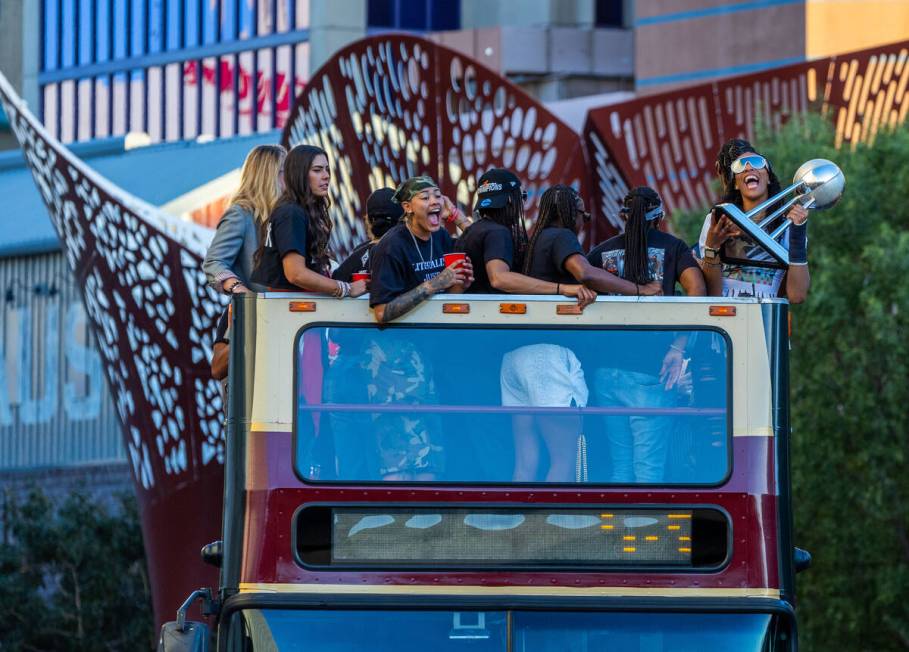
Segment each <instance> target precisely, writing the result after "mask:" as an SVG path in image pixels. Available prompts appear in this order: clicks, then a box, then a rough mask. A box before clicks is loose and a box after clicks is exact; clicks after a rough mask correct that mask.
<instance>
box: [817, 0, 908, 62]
mask: <svg viewBox="0 0 909 652" xmlns="http://www.w3.org/2000/svg"><path fill="white" fill-rule="evenodd" d="M805 12H806V13H805V30H806V35H805V36H806V42H805V54H806V55H807V57H808V58H809V59H819V58H821V57H829V56H831V55H834V54H838V53H840V52H849V51H852V50H864V49H866V48H870V47H874V46H876V45H883V44H885V43H894V42H896V41H905V40H907V39H909V2H907V1H906V0H839V1H838V2H829V0H807V3H806V6H805Z"/></svg>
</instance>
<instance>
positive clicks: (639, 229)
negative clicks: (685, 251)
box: [622, 186, 662, 285]
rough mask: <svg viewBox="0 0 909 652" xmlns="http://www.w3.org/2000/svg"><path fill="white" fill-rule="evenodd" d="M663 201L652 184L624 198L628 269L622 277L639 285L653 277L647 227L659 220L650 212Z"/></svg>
mask: <svg viewBox="0 0 909 652" xmlns="http://www.w3.org/2000/svg"><path fill="white" fill-rule="evenodd" d="M661 205H662V201H660V196H659V195H658V194H657V193H656V191H655V190H653V189H652V188H648V187H647V186H639V187H637V188H633V189H632V190H631V191H630V192H629V193H628V194H627V195H625V199H624V200H623V201H622V215H624V216H625V271H624V272H623V274H622V278H624V279H625V280H627V281H631V282H632V283H637V284H638V285H645V284H647V283H650V282H651V281H652V280H653V276H651V274H650V257H649V256H648V255H647V231H648V230H649V229H650V228H651V227H653V226H655V225H656V224H657V223H658V222H659V220H658V219H653V220H650V221H648V220H647V213H649V212H650V211H652V210H654V209H655V208H659V207H660V206H661Z"/></svg>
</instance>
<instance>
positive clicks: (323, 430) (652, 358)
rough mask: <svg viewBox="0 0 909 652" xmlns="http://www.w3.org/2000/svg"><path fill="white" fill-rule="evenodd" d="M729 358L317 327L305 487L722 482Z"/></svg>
mask: <svg viewBox="0 0 909 652" xmlns="http://www.w3.org/2000/svg"><path fill="white" fill-rule="evenodd" d="M730 364H731V360H730V352H729V344H728V342H727V338H726V337H725V335H723V334H722V333H720V332H719V331H716V330H711V329H658V328H646V329H645V328H624V329H622V328H614V327H609V328H606V327H603V328H565V327H561V328H559V329H555V328H526V329H515V328H509V329H504V328H496V327H470V326H464V327H459V328H450V327H434V326H424V327H397V328H385V329H379V328H377V327H375V326H313V327H309V328H307V329H305V330H304V331H302V332H301V334H300V336H299V339H298V344H297V346H296V383H295V384H296V387H295V395H296V416H295V421H296V423H295V433H296V439H295V456H294V464H295V468H296V470H297V473H298V475H299V476H300V477H301V478H302V479H303V480H304V481H345V482H381V481H387V482H402V481H403V482H446V483H485V484H488V483H496V484H500V483H566V482H589V483H598V484H623V485H629V484H641V485H716V484H720V483H721V482H723V481H724V479H725V478H726V476H727V474H728V472H729V468H730V462H729V457H730V455H729V451H730V447H729V436H730V425H729V409H728V408H729V405H728V404H729V401H730V392H731V388H730V373H729V369H730Z"/></svg>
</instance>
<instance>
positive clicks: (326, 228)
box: [256, 145, 332, 272]
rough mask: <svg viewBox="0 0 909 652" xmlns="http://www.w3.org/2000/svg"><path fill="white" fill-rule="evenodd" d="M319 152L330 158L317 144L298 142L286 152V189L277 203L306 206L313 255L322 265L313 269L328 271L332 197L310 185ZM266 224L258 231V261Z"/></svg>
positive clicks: (262, 248)
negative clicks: (310, 173) (320, 193)
mask: <svg viewBox="0 0 909 652" xmlns="http://www.w3.org/2000/svg"><path fill="white" fill-rule="evenodd" d="M317 156H324V157H325V158H326V160H327V159H328V152H326V151H325V150H324V149H322V148H321V147H316V146H314V145H297V146H296V147H294V148H293V149H291V150H290V151H289V152H288V153H287V158H285V159H284V192H283V193H282V194H281V196H280V197H279V198H278V203H277V206H283V205H284V204H296V205H297V206H300V207H302V208H304V209H305V210H306V213H307V215H308V216H309V228H308V233H307V237H308V239H309V241H310V242H312V250H311V251H312V257H313V259H314V260H315V261H316V263H318V266H319V269H315V270H313V271H315V272H326V271H328V269H329V267H330V263H329V248H328V242H329V240H330V239H331V227H332V224H331V218H330V217H329V215H328V207H329V205H330V201H329V199H328V197H318V196H316V195H315V194H313V191H312V188H311V187H310V185H309V170H310V168H311V167H312V165H313V161H315V159H316V157H317ZM277 206H276V207H277ZM266 227H267V224H263V225H262V227H261V228H262V232H261V233H260V234H259V242H260V245H259V250H258V251H257V252H256V263H257V264H258V261H259V260H261V257H262V252H263V251H264V249H265V235H266V233H265V229H266Z"/></svg>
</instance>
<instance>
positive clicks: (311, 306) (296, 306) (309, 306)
mask: <svg viewBox="0 0 909 652" xmlns="http://www.w3.org/2000/svg"><path fill="white" fill-rule="evenodd" d="M288 308H289V310H290V311H291V312H315V311H316V302H315V301H291V302H290V304H289V306H288Z"/></svg>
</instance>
